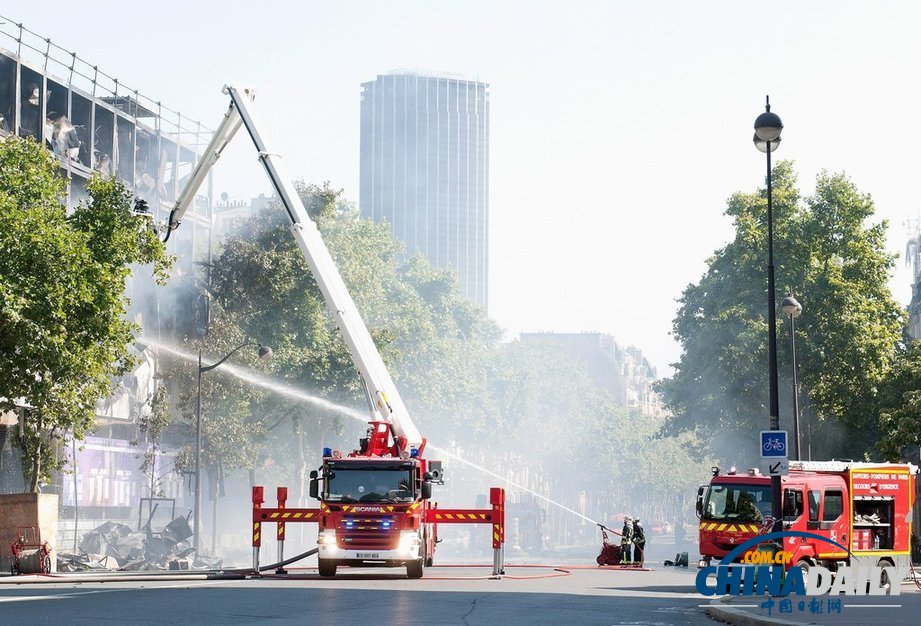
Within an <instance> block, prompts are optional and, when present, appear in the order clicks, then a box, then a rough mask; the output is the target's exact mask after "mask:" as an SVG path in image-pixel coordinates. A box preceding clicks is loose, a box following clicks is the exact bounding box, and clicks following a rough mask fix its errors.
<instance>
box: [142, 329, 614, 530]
mask: <svg viewBox="0 0 921 626" xmlns="http://www.w3.org/2000/svg"><path fill="white" fill-rule="evenodd" d="M140 340H141V341H142V342H143V343H146V344H148V345H150V346H153V347H155V348H158V349H160V350H163V351H165V352H169V353H170V354H172V355H174V356H177V357H179V358H181V359H184V360H186V361H189V362H192V363H198V355H196V354H192V353H190V352H186V351H184V350H182V349H180V348H177V347H175V346H170V345H167V344H164V343H161V342H159V341H155V340H153V339H148V338H146V337H141V339H140ZM221 371H223V372H226V373H228V374H230V375H232V376H234V377H235V378H238V379H240V380H242V381H245V382H248V383H250V384H252V385H255V386H256V387H259V388H261V389H265V390H267V391H272V392H274V393H277V394H280V395H283V396H286V397H288V398H294V399H296V400H301V401H303V402H306V403H308V404H312V405H314V406H317V407H319V408H322V409H325V410H327V411H330V412H332V413H337V414H339V415H344V416H346V417H351V418H352V419H355V420H358V421H360V422H362V423H363V424H367V423H368V415H367V414H366V413H363V412H361V411H358V410H356V409H352V408H350V407H347V406H343V405H341V404H336V403H335V402H330V401H329V400H324V399H323V398H319V397H317V396H314V395H312V394H309V393H307V392H305V391H301V390H299V389H295V388H292V387H291V386H290V385H286V384H282V383H279V382H277V381H275V380H273V379H271V378H269V377H267V376H262V375H261V374H257V373H256V372H252V371H250V370H248V369H246V368H245V367H239V366H237V365H232V364H230V363H224V364H223V365H221ZM428 447H429V448H431V449H432V450H435V451H436V452H439V453H440V454H443V455H445V456H448V457H450V458H451V459H453V460H455V461H458V462H459V463H462V464H464V465H466V466H468V467H471V468H473V469H475V470H477V471H480V472H482V473H484V474H487V475H489V476H491V477H493V478H495V479H497V480H501V481H502V482H503V483H505V484H506V485H508V486H510V487H513V488H514V489H519V490H521V491H525V492H527V493H529V494H531V495H533V496H534V497H536V498H539V499H540V500H543V501H544V502H546V503H547V504H551V505H553V506H555V507H557V508H559V509H562V510H563V511H566V512H567V513H571V514H573V515H575V516H577V517H580V518H582V519H583V520H585V521H587V522H591V523H592V524H594V525H601V524H600V522H598V521H596V520H593V519H592V518H590V517H587V516H585V515H583V514H582V513H579V512H578V511H576V510H574V509H571V508H569V507H568V506H566V505H564V504H560V503H559V502H557V501H555V500H553V499H551V498H548V497H547V496H545V495H543V494H540V493H538V492H537V491H534V490H533V489H529V488H528V487H525V486H524V485H521V484H519V483H516V482H515V481H513V480H509V479H508V478H504V477H503V476H501V475H499V474H496V473H495V472H493V471H490V470H488V469H486V468H485V467H483V466H482V465H478V464H476V463H474V462H472V461H468V460H467V459H465V458H463V457H461V456H458V455H457V454H455V453H454V452H450V451H448V450H445V449H444V448H440V447H438V446H435V445H432V444H428Z"/></svg>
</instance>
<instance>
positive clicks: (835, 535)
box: [819, 487, 851, 558]
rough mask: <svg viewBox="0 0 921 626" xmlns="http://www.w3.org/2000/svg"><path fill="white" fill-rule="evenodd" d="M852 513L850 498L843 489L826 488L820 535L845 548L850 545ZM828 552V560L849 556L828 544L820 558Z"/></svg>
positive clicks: (823, 493) (822, 547)
mask: <svg viewBox="0 0 921 626" xmlns="http://www.w3.org/2000/svg"><path fill="white" fill-rule="evenodd" d="M850 516H851V512H850V506H849V502H848V498H847V497H846V494H845V492H844V489H841V488H837V487H834V488H825V489H824V490H823V492H822V518H821V521H820V522H819V531H820V532H819V534H821V535H824V536H826V537H828V538H829V539H831V540H832V541H835V542H837V543H840V544H841V545H843V546H847V545H848V541H849V540H850V537H848V521H849V520H850ZM823 552H828V553H829V554H828V558H834V557H842V556H847V555H846V554H844V555H842V554H840V552H841V551H840V549H839V548H835V547H833V546H831V545H828V544H826V545H825V546H821V550H820V557H821V556H824V555H823V554H822V553H823Z"/></svg>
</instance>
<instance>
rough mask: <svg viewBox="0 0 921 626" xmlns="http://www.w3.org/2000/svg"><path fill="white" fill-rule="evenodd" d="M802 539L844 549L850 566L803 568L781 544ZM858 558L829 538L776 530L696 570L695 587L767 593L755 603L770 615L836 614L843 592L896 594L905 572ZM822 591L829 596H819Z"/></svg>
mask: <svg viewBox="0 0 921 626" xmlns="http://www.w3.org/2000/svg"><path fill="white" fill-rule="evenodd" d="M806 540H810V541H820V542H823V543H825V544H828V545H829V546H832V547H833V548H834V551H835V552H838V553H846V554H847V555H848V556H850V557H851V563H852V564H851V565H839V566H838V567H837V568H835V570H834V571H832V570H830V569H828V568H826V567H822V566H818V565H816V566H810V567H809V568H808V570H807V571H806V572H804V570H803V569H801V568H800V567H798V566H797V565H796V564H794V563H793V561H792V557H793V555H792V554H791V553H790V552H787V551H785V550H783V549H781V548H780V546H783V545H785V544H788V545H791V546H792V545H796V543H797V541H806ZM858 561H859V560H858V559H856V558H855V557H854V554H853V553H852V552H851V551H850V550H848V549H847V548H846V547H845V546H843V545H841V544H840V543H838V542H837V541H833V540H831V539H829V538H828V537H823V536H821V535H817V534H814V533H808V532H802V531H783V532H774V533H768V534H764V535H757V536H755V537H752V538H751V539H749V540H748V541H746V542H744V543H742V544H740V545H738V546H736V547H735V548H734V549H733V550H732V551H731V552H729V553H728V554H727V555H726V556H725V557H723V559H722V560H721V561H720V562H719V564H718V565H716V566H707V567H702V568H700V570H699V571H698V572H697V581H696V587H697V592H698V593H700V594H701V595H703V596H707V597H713V596H727V595H728V596H760V597H763V596H765V595H767V596H768V597H767V598H766V599H765V600H763V601H761V602H760V603H759V605H758V606H760V607H761V608H762V609H764V610H765V611H767V612H768V614H771V613H773V612H780V613H793V612H794V609H795V610H796V611H799V612H811V613H840V612H841V610H842V601H841V595H842V594H843V595H845V596H865V595H870V596H884V595H890V596H897V595H899V592H900V585H899V583H898V581H901V580H902V579H904V578H905V577H906V576H907V575H908V571H907V570H902V569H900V568H897V567H895V566H893V565H875V564H869V563H868V564H863V563H858ZM855 563H857V564H855ZM889 581H892V582H893V583H894V584H889ZM826 594H827V596H828V597H827V598H825V597H822V596H825V595H826ZM775 598H776V599H775Z"/></svg>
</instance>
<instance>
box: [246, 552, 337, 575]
mask: <svg viewBox="0 0 921 626" xmlns="http://www.w3.org/2000/svg"><path fill="white" fill-rule="evenodd" d="M319 551H320V549H319V548H313V549H311V550H307V552H303V553H301V554H298V555H296V556H292V557H291V558H289V559H285V560H284V561H279V562H278V563H272V564H271V565H263V566H262V567H260V568H259V571H260V572H264V571H266V570H268V569H277V568H279V567H284V566H285V565H291V564H292V563H294V562H295V561H300V560H301V559H306V558H307V557H308V556H312V555H314V554H316V553H317V552H319ZM247 571H252V570H247Z"/></svg>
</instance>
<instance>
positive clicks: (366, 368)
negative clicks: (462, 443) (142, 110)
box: [164, 85, 423, 448]
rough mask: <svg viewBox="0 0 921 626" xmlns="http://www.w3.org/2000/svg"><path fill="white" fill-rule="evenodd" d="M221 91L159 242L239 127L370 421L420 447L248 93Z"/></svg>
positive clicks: (176, 223)
mask: <svg viewBox="0 0 921 626" xmlns="http://www.w3.org/2000/svg"><path fill="white" fill-rule="evenodd" d="M224 93H226V94H227V95H229V96H230V107H229V108H228V109H227V113H226V114H225V116H224V120H223V122H221V125H220V127H219V128H218V130H217V132H215V134H214V137H213V138H212V140H211V142H210V143H209V144H208V147H207V148H206V149H205V152H204V154H203V155H202V158H201V159H200V160H199V161H198V163H197V164H196V166H195V169H194V171H193V172H192V176H191V178H190V179H189V182H188V184H187V185H186V187H185V188H184V189H183V190H182V193H181V194H180V195H179V198H178V200H177V201H176V206H175V207H174V208H173V210H172V212H171V213H170V217H169V224H168V225H167V233H166V237H165V239H164V241H165V240H166V239H168V238H169V234H170V232H172V231H173V230H175V229H176V228H177V227H178V226H179V222H180V221H181V220H182V216H183V215H184V214H185V212H186V210H187V209H188V208H189V206H190V205H191V203H192V200H193V199H194V198H195V194H196V193H197V192H198V188H199V187H200V186H201V184H202V183H203V182H204V180H205V178H206V177H207V175H208V172H209V171H210V170H211V168H212V167H213V166H214V164H215V163H216V162H217V160H218V159H219V158H220V156H221V153H222V152H223V150H224V148H225V147H226V146H227V144H228V143H230V140H231V139H233V136H234V135H235V134H236V132H237V131H238V130H239V129H240V126H241V125H242V126H245V127H246V130H247V132H248V133H249V136H250V138H251V139H252V140H253V144H254V145H255V146H256V150H257V152H258V154H259V160H260V161H261V162H262V165H263V167H265V171H266V173H267V174H268V176H269V179H270V180H271V182H272V186H273V187H274V188H275V191H276V192H277V193H278V198H279V200H281V203H282V204H283V205H284V207H285V210H286V211H287V212H288V217H289V218H290V219H291V227H290V228H291V232H292V233H293V234H294V238H295V240H296V241H297V244H298V246H299V247H300V249H301V252H302V253H303V254H304V258H306V259H307V263H308V264H309V265H310V270H311V271H312V272H313V277H314V278H315V279H316V281H317V285H319V287H320V291H322V292H323V297H324V299H325V300H326V304H327V306H329V308H330V310H331V311H332V313H333V316H334V317H335V318H336V323H337V325H338V326H339V330H340V331H341V332H342V336H343V338H344V339H345V343H346V346H347V347H348V349H349V353H350V354H351V356H352V360H353V362H354V363H355V367H356V369H358V372H359V373H360V374H361V377H362V380H363V382H364V385H365V388H366V390H367V393H368V396H369V397H370V398H371V400H372V402H373V404H374V414H375V415H374V418H375V419H376V420H380V419H383V420H385V421H387V422H389V423H390V424H391V427H392V429H393V434H394V435H395V438H396V437H406V444H407V446H408V447H409V446H412V447H416V448H420V447H421V446H422V445H423V439H422V436H421V435H420V434H419V431H418V429H417V428H416V426H415V424H413V421H412V419H411V418H410V417H409V413H408V411H407V410H406V406H405V405H404V404H403V400H402V398H400V394H399V392H398V391H397V388H396V386H395V385H394V383H393V380H392V379H391V378H390V373H389V372H388V371H387V367H386V366H385V365H384V361H383V359H382V358H381V355H380V353H379V352H378V351H377V346H375V345H374V340H373V339H372V338H371V334H370V333H369V332H368V329H367V327H366V326H365V323H364V321H363V320H362V318H361V315H359V313H358V308H357V307H356V306H355V303H354V302H353V301H352V296H351V295H349V292H348V289H347V288H346V286H345V282H343V280H342V276H341V275H340V274H339V270H338V269H337V268H336V264H335V263H334V262H333V259H332V257H331V256H330V254H329V250H328V249H327V248H326V244H325V243H323V238H322V237H321V236H320V231H319V230H318V229H317V226H316V224H315V223H314V222H313V220H312V219H310V216H309V215H308V213H307V210H306V209H305V208H304V205H303V203H302V202H301V199H300V197H299V196H298V195H297V192H296V191H295V189H294V187H293V185H292V184H291V183H290V182H289V178H288V177H287V176H285V175H284V174H282V172H281V169H280V166H279V163H278V162H277V161H278V155H275V154H272V153H270V152H269V151H268V149H267V148H266V145H265V142H264V141H263V139H262V136H261V135H260V134H259V130H258V128H257V125H256V122H255V120H254V119H253V114H252V111H251V110H250V105H251V104H252V102H253V100H254V98H255V92H254V91H253V90H252V89H245V88H237V87H234V86H232V85H228V86H226V87H224Z"/></svg>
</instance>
